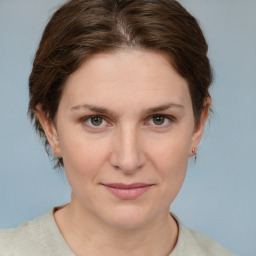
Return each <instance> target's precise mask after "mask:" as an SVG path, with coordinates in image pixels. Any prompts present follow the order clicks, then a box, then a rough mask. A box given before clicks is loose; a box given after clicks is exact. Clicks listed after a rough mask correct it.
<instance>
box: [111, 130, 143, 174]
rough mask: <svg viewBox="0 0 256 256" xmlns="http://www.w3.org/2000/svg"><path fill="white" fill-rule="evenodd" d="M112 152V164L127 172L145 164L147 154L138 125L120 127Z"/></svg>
mask: <svg viewBox="0 0 256 256" xmlns="http://www.w3.org/2000/svg"><path fill="white" fill-rule="evenodd" d="M116 135H117V136H116V138H115V143H114V148H113V152H112V164H113V165H114V166H115V167H116V168H118V169H120V170H122V171H123V172H126V173H131V172H134V171H136V170H138V169H139V168H140V167H142V166H143V164H144V161H145V156H144V152H143V147H142V145H141V143H140V142H141V140H140V136H139V131H138V129H137V128H136V126H133V125H124V126H122V127H119V129H118V131H117V134H116Z"/></svg>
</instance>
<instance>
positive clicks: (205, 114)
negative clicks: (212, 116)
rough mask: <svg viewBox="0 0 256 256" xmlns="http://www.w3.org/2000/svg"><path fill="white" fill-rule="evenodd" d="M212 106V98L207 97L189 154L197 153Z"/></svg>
mask: <svg viewBox="0 0 256 256" xmlns="http://www.w3.org/2000/svg"><path fill="white" fill-rule="evenodd" d="M210 107H211V98H210V97H207V98H206V99H205V101H204V108H203V110H202V112H201V116H200V120H199V124H198V125H197V126H196V127H195V130H194V132H193V135H192V140H191V149H190V154H189V156H193V155H195V154H196V151H197V148H198V145H199V142H200V140H201V138H202V136H203V132H204V126H205V123H206V121H207V119H208V116H209V112H210Z"/></svg>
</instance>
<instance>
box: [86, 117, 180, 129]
mask: <svg viewBox="0 0 256 256" xmlns="http://www.w3.org/2000/svg"><path fill="white" fill-rule="evenodd" d="M156 117H160V118H162V117H163V118H165V119H164V121H166V120H167V121H168V123H167V124H164V125H162V124H160V125H157V124H153V126H155V127H157V128H165V127H168V126H169V125H170V123H173V122H175V121H176V119H175V118H174V117H173V116H169V115H164V114H154V115H152V116H149V117H148V118H147V122H149V121H150V120H151V119H153V118H156ZM92 118H102V119H103V121H105V122H107V121H106V119H107V118H106V117H105V116H102V115H90V116H86V117H84V118H82V123H83V124H85V125H86V126H88V127H90V128H93V129H94V128H96V129H97V127H98V128H101V127H103V126H104V125H99V126H97V125H92V124H87V121H89V120H92ZM108 126H110V125H108Z"/></svg>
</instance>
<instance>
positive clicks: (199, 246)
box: [170, 216, 235, 256]
mask: <svg viewBox="0 0 256 256" xmlns="http://www.w3.org/2000/svg"><path fill="white" fill-rule="evenodd" d="M174 218H175V219H176V221H177V223H178V225H179V236H178V241H177V244H176V247H175V248H174V250H173V252H172V253H171V254H170V256H179V255H190V256H203V255H207V256H220V255H221V256H235V254H233V253H231V252H230V251H228V250H227V249H226V248H224V247H223V246H222V245H220V244H219V243H218V242H216V241H215V240H214V239H212V238H210V237H208V236H206V235H204V234H201V233H199V232H197V231H194V230H192V229H189V228H186V227H185V226H183V225H182V224H181V223H180V221H179V220H178V219H177V217H176V216H174Z"/></svg>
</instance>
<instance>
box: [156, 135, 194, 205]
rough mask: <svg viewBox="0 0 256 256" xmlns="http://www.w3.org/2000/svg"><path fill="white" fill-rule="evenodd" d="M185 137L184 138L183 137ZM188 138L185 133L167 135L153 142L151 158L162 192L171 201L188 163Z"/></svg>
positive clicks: (179, 186) (179, 187)
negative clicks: (161, 139) (163, 138)
mask: <svg viewBox="0 0 256 256" xmlns="http://www.w3.org/2000/svg"><path fill="white" fill-rule="evenodd" d="M184 138H186V139H184ZM189 147H190V144H189V138H188V137H186V134H182V135H178V134H175V136H169V137H168V138H165V140H164V141H158V142H156V141H155V142H154V147H152V150H151V159H152V162H153V164H154V167H155V169H156V170H157V171H158V175H159V176H160V180H161V184H162V185H163V186H162V193H163V194H164V197H165V198H166V200H167V201H169V202H172V201H173V200H174V198H175V197H176V195H177V193H178V192H179V190H180V189H181V187H182V184H183V181H184V178H185V175H186V170H187V164H188V158H189V155H188V152H189Z"/></svg>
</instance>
